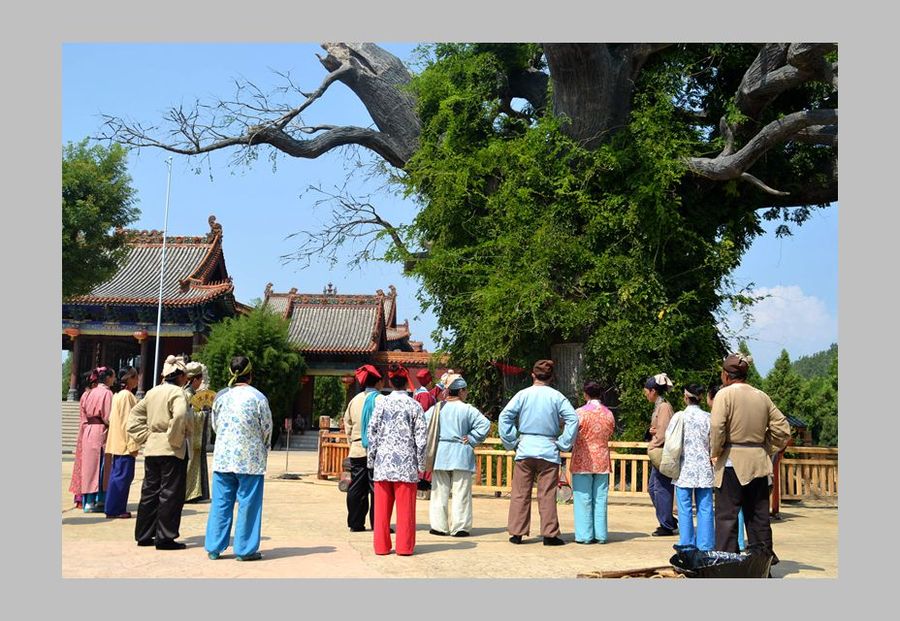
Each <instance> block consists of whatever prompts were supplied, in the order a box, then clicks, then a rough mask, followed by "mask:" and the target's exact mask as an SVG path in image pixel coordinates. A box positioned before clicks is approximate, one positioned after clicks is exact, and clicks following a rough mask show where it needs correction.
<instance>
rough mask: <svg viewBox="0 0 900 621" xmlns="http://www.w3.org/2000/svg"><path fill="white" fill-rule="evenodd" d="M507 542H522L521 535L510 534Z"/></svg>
mask: <svg viewBox="0 0 900 621" xmlns="http://www.w3.org/2000/svg"><path fill="white" fill-rule="evenodd" d="M509 542H510V543H515V544H519V543H522V535H512V536H511V537H510V538H509Z"/></svg>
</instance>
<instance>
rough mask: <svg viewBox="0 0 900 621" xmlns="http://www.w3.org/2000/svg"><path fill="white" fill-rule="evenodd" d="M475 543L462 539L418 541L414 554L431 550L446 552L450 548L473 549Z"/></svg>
mask: <svg viewBox="0 0 900 621" xmlns="http://www.w3.org/2000/svg"><path fill="white" fill-rule="evenodd" d="M474 547H475V544H474V543H473V542H471V541H460V540H458V539H455V538H454V539H451V540H450V541H448V542H447V543H419V542H416V548H415V550H414V552H413V553H414V554H415V555H416V556H418V555H419V554H429V553H430V552H446V551H448V550H471V549H472V548H474Z"/></svg>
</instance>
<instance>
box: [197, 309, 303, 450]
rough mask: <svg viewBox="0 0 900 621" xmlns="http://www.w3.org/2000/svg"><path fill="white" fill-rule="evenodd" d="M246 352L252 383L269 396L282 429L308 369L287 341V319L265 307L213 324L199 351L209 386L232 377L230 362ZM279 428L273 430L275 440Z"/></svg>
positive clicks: (276, 421)
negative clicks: (302, 377)
mask: <svg viewBox="0 0 900 621" xmlns="http://www.w3.org/2000/svg"><path fill="white" fill-rule="evenodd" d="M238 355H243V356H247V357H248V358H249V359H250V362H251V364H252V365H253V385H254V386H255V387H256V388H257V389H258V390H259V391H260V392H262V393H263V394H264V395H265V396H266V398H267V399H268V400H269V407H270V408H271V410H272V419H273V423H274V424H275V426H276V429H281V427H282V425H283V422H284V419H285V418H286V417H289V416H290V415H291V409H292V406H293V403H294V398H295V397H296V395H297V391H298V390H299V388H300V383H299V381H298V378H299V377H300V376H301V375H302V374H303V372H304V371H305V370H306V363H305V361H304V360H303V357H302V356H301V355H300V354H299V353H297V352H296V351H295V350H294V348H293V347H292V346H291V343H290V341H288V322H287V321H286V320H285V319H284V318H282V317H279V316H278V315H276V314H274V313H272V312H271V311H269V310H267V309H264V308H254V309H253V310H252V311H250V313H249V314H247V315H239V316H237V317H227V318H225V319H224V320H223V321H222V322H220V323H217V324H215V325H213V326H212V329H211V330H210V333H209V339H208V340H207V342H206V345H204V346H203V349H202V350H201V351H200V353H199V354H198V355H197V359H199V360H201V361H202V362H203V363H204V364H206V366H207V367H209V378H210V386H211V387H212V388H213V389H219V388H224V387H225V386H227V385H228V381H229V379H230V378H231V373H230V371H229V365H230V364H231V359H232V358H233V357H234V356H238ZM275 437H277V432H276V433H273V440H274V438H275Z"/></svg>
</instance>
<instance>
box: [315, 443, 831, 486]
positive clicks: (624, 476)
mask: <svg viewBox="0 0 900 621" xmlns="http://www.w3.org/2000/svg"><path fill="white" fill-rule="evenodd" d="M609 448H610V466H611V470H612V476H611V477H610V483H609V495H610V497H611V498H634V497H641V498H643V497H646V496H647V486H648V481H649V477H650V461H649V459H648V458H647V454H646V448H647V443H646V442H618V441H613V442H610V443H609ZM349 450H350V449H349V444H348V441H347V434H345V433H338V432H333V431H320V432H319V451H318V455H319V460H318V462H319V467H318V476H319V478H320V479H327V478H329V477H339V476H340V474H341V471H342V470H343V468H342V463H343V460H344V458H345V457H347V454H348V452H349ZM837 456H838V449H836V448H827V447H799V446H798V447H789V448H788V449H787V450H786V451H785V454H784V456H783V458H782V459H781V460H780V462H779V465H778V474H779V491H780V498H781V500H802V499H811V498H814V499H818V500H833V501H835V502H836V501H837V490H838V460H837ZM562 457H563V458H564V459H565V460H566V468H567V469H568V463H569V459H568V458H569V457H571V453H562ZM514 459H515V451H507V450H505V449H504V448H503V445H502V443H501V441H500V439H499V438H488V439H487V440H485V441H484V443H483V444H480V445H479V446H477V447H475V483H474V485H473V486H472V491H473V492H474V493H476V494H490V493H507V492H509V491H510V488H511V482H512V471H513V465H514ZM569 476H570V478H569V480H570V481H571V473H569Z"/></svg>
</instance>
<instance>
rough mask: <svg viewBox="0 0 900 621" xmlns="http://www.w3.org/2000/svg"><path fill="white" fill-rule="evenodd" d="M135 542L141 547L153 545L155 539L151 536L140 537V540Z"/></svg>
mask: <svg viewBox="0 0 900 621" xmlns="http://www.w3.org/2000/svg"><path fill="white" fill-rule="evenodd" d="M137 544H138V545H139V546H141V547H142V548H145V547H147V546H155V545H156V539H152V538H151V539H141V540H140V541H138V542H137Z"/></svg>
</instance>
